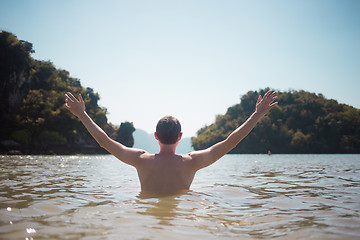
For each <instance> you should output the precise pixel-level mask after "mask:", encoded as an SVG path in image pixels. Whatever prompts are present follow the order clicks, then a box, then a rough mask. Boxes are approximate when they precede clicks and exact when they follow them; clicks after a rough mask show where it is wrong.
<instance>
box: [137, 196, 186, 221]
mask: <svg viewBox="0 0 360 240" xmlns="http://www.w3.org/2000/svg"><path fill="white" fill-rule="evenodd" d="M181 194H186V193H185V192H184V193H170V194H161V193H158V194H154V193H144V192H141V193H140V194H139V195H138V196H137V198H138V200H137V203H138V204H139V206H142V205H144V204H145V209H142V210H143V211H138V213H140V214H144V215H150V216H153V217H155V218H156V219H158V220H159V224H160V225H169V226H171V225H173V224H172V223H171V221H172V220H174V219H175V217H176V216H177V215H178V212H177V211H176V208H177V207H178V205H179V203H180V200H179V198H180V196H181Z"/></svg>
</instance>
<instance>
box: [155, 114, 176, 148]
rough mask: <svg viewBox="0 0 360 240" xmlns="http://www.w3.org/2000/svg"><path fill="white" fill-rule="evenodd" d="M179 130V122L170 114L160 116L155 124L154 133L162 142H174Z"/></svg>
mask: <svg viewBox="0 0 360 240" xmlns="http://www.w3.org/2000/svg"><path fill="white" fill-rule="evenodd" d="M180 132H181V125H180V122H179V120H178V119H176V118H174V117H172V116H165V117H163V118H161V119H160V120H159V122H158V124H157V125H156V134H157V137H158V139H159V141H160V142H161V143H162V144H174V143H176V141H177V140H178V137H179V133H180Z"/></svg>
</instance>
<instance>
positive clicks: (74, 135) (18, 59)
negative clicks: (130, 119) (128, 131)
mask: <svg viewBox="0 0 360 240" xmlns="http://www.w3.org/2000/svg"><path fill="white" fill-rule="evenodd" d="M33 52H34V50H33V49H32V44H31V43H29V42H26V41H21V40H18V39H17V37H16V36H15V35H14V34H12V33H9V32H5V31H2V32H1V33H0V77H1V85H0V95H1V98H0V111H1V116H0V124H1V126H2V127H1V130H0V141H4V140H15V141H16V142H18V143H20V144H22V145H31V148H32V149H35V152H36V149H38V150H39V151H40V150H41V149H44V146H47V147H49V148H51V146H54V145H56V146H59V145H62V146H67V149H70V147H71V146H77V147H89V146H92V147H95V148H98V146H97V144H96V143H95V141H94V140H93V138H92V137H91V136H90V134H89V133H88V132H87V131H86V129H85V128H84V126H83V125H82V123H81V122H80V121H79V120H78V119H77V118H76V117H75V116H73V115H72V114H71V112H70V111H68V110H67V109H66V108H65V106H64V98H65V97H64V95H65V93H66V92H68V91H70V92H73V93H75V94H77V93H81V94H82V96H83V98H84V101H85V104H86V109H87V112H88V114H89V115H90V117H91V118H92V119H94V121H95V122H96V123H97V124H98V125H99V126H100V127H101V128H103V129H104V130H105V131H106V132H107V133H108V134H109V135H110V136H111V137H114V136H115V135H114V134H115V132H116V129H115V128H114V127H113V126H112V125H111V124H109V123H108V122H107V117H106V112H107V111H106V109H105V108H102V107H99V106H98V101H99V99H100V96H99V94H98V93H96V92H94V90H93V89H92V88H86V89H85V88H84V87H82V86H81V83H80V80H79V79H76V78H73V77H71V76H70V74H69V72H68V71H66V70H62V69H56V68H55V66H54V65H53V64H52V63H51V62H49V61H38V60H35V59H33V58H32V57H31V53H33ZM65 149H66V148H65ZM69 151H70V150H69ZM53 152H56V150H53ZM69 153H70V152H69Z"/></svg>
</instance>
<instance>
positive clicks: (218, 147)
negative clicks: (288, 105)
mask: <svg viewBox="0 0 360 240" xmlns="http://www.w3.org/2000/svg"><path fill="white" fill-rule="evenodd" d="M276 98H277V95H276V92H272V91H268V92H267V93H265V95H264V97H261V96H259V98H258V101H257V103H256V110H255V112H254V113H253V114H252V115H251V116H250V117H249V118H248V119H247V120H246V121H245V122H244V123H243V124H242V125H241V126H240V127H238V128H237V129H236V130H235V131H233V132H232V133H231V134H230V135H229V136H228V137H227V138H226V139H225V140H224V141H221V142H219V143H216V144H214V145H213V146H211V147H209V148H207V149H205V150H200V151H195V152H191V153H189V156H190V158H191V162H192V166H193V167H194V168H195V169H196V170H198V169H201V168H204V167H207V166H209V165H211V164H213V163H214V162H216V161H217V160H218V159H220V158H221V157H222V156H224V155H225V154H227V153H228V152H230V151H231V150H232V149H233V148H235V147H236V145H237V144H238V143H239V142H240V141H241V140H242V139H244V138H245V137H246V136H247V135H248V134H249V133H250V132H251V130H252V129H253V128H254V127H255V125H256V124H257V123H258V122H259V120H260V119H261V118H262V117H263V116H264V115H265V114H266V113H267V112H269V110H270V109H271V108H273V107H274V106H276V105H277V102H274V101H275V100H276Z"/></svg>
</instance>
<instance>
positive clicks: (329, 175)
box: [0, 155, 360, 240]
mask: <svg viewBox="0 0 360 240" xmlns="http://www.w3.org/2000/svg"><path fill="white" fill-rule="evenodd" d="M191 189H192V191H190V192H188V193H183V194H176V195H171V196H149V195H144V194H140V186H139V181H138V179H137V174H136V170H135V169H134V168H132V167H131V166H128V165H125V164H124V163H122V162H120V161H118V160H117V159H116V158H114V157H113V156H111V155H101V156H0V239H26V238H27V239H31V238H32V239H186V240H190V239H359V237H360V227H359V226H360V155H272V156H270V157H269V156H267V155H226V156H225V157H223V158H222V159H220V160H219V161H218V162H217V163H215V164H214V165H212V166H210V167H208V168H205V169H202V170H200V171H199V172H198V173H197V175H196V176H195V179H194V182H193V185H192V187H191Z"/></svg>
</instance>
